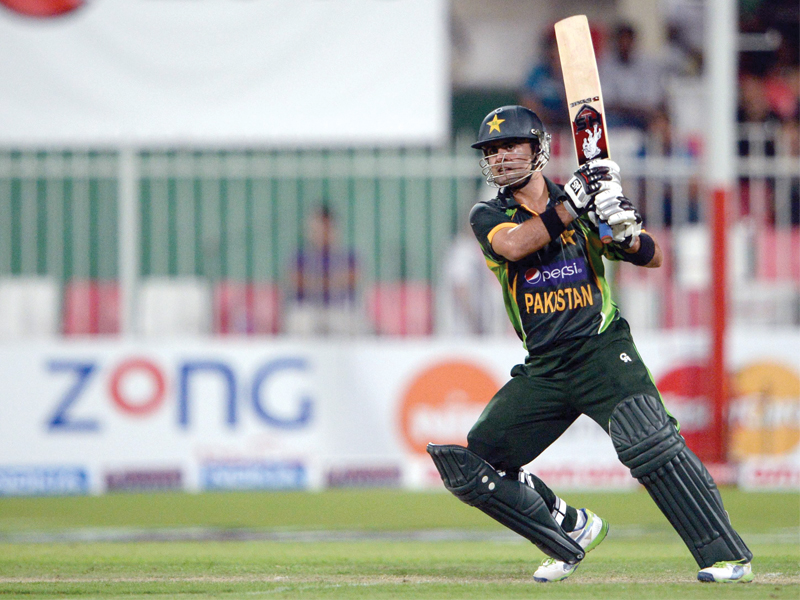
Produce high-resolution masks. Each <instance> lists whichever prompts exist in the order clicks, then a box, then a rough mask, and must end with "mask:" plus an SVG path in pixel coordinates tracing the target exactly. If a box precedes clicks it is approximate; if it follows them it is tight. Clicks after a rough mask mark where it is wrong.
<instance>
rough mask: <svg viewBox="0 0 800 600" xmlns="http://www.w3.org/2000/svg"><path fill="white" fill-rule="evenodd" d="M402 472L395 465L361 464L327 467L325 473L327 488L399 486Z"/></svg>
mask: <svg viewBox="0 0 800 600" xmlns="http://www.w3.org/2000/svg"><path fill="white" fill-rule="evenodd" d="M402 480H403V472H402V470H401V469H400V467H398V466H397V465H394V466H386V467H375V466H362V467H346V468H335V469H329V470H328V472H327V473H326V474H325V487H328V488H353V487H355V488H368V487H399V486H400V484H401V483H402Z"/></svg>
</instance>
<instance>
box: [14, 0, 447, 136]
mask: <svg viewBox="0 0 800 600" xmlns="http://www.w3.org/2000/svg"><path fill="white" fill-rule="evenodd" d="M447 7H448V3H447V2H446V0H392V1H391V2H386V1H383V0H336V1H335V2H325V1H319V0H259V1H258V2H241V1H238V0H203V2H196V1H194V0H170V1H169V2H153V1H152V0H125V1H124V2H119V1H116V0H93V1H92V2H87V3H85V4H84V5H83V6H81V7H80V8H79V9H77V10H75V11H74V12H71V13H69V14H67V15H63V16H61V17H58V18H51V19H31V18H25V17H22V16H20V15H16V14H14V13H12V12H11V11H0V73H2V74H3V85H2V87H0V145H5V146H36V145H41V146H45V147H52V146H61V145H67V146H71V147H76V146H113V147H116V146H120V145H148V146H150V147H153V146H162V145H172V146H174V145H192V146H200V147H202V146H211V147H219V146H224V147H230V146H243V145H248V146H252V145H265V146H273V147H274V146H279V147H286V146H290V147H306V146H314V147H319V146H328V147H330V146H337V145H359V144H374V145H384V144H387V145H388V144H410V145H413V144H420V145H423V144H434V145H435V144H441V143H442V142H443V141H444V140H445V139H446V138H447V136H448V135H449V119H450V113H449V111H450V52H449V33H448V8H447Z"/></svg>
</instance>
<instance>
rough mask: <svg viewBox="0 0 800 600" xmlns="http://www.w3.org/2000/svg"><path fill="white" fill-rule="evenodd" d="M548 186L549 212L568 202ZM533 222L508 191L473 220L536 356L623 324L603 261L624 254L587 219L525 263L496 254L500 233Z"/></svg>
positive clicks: (514, 319) (479, 207) (481, 206)
mask: <svg viewBox="0 0 800 600" xmlns="http://www.w3.org/2000/svg"><path fill="white" fill-rule="evenodd" d="M545 183H546V184H547V190H548V192H549V196H550V197H549V199H548V206H553V205H555V204H557V203H559V202H561V201H562V198H563V197H565V196H566V195H565V193H564V188H563V186H560V185H556V184H554V183H553V182H552V181H550V180H548V179H547V178H545ZM534 216H537V215H536V213H535V212H533V211H531V210H530V209H528V208H527V207H525V206H523V205H521V204H519V203H518V202H517V201H516V200H514V197H513V196H512V195H511V193H507V192H506V191H505V190H504V189H501V190H500V193H499V194H498V195H497V197H496V198H494V199H492V200H489V201H488V202H479V203H478V204H476V205H475V206H474V207H473V208H472V211H471V212H470V215H469V219H470V224H471V225H472V230H473V231H474V233H475V236H476V237H477V238H478V242H479V243H480V245H481V248H482V250H483V255H484V257H485V259H486V264H487V265H488V266H489V268H490V269H491V270H492V272H493V273H494V274H495V276H496V277H497V279H499V280H500V284H501V285H502V287H503V296H504V300H505V305H506V311H507V312H508V317H509V319H511V324H512V325H513V326H514V329H515V330H516V332H517V335H519V337H520V339H521V340H522V341H523V343H524V344H525V347H526V349H527V350H528V353H529V354H530V355H531V356H533V355H536V354H538V353H540V352H542V351H544V350H546V349H547V348H549V347H551V346H553V345H554V344H556V343H558V342H561V341H564V340H572V339H576V338H582V337H589V336H593V335H597V334H599V333H602V332H603V331H605V330H606V328H607V327H608V326H609V325H610V324H611V323H612V322H613V321H615V320H616V319H618V318H619V310H618V309H617V305H616V304H614V302H613V300H612V299H611V292H610V290H609V287H608V282H607V281H606V279H605V276H604V275H605V269H604V267H603V260H602V259H603V257H606V258H608V259H610V260H622V259H623V255H622V250H621V249H620V248H618V247H617V246H616V245H613V244H612V245H605V244H603V242H602V241H600V236H599V233H598V230H597V228H596V227H595V226H594V225H593V224H592V222H591V221H590V220H589V219H588V217H585V216H584V217H581V218H580V219H576V220H575V221H573V222H572V223H570V224H569V226H568V227H567V229H566V231H564V232H563V233H562V234H561V236H560V238H559V239H557V240H552V241H551V242H550V243H548V244H547V245H546V246H544V247H543V248H542V249H540V250H538V251H537V252H534V253H533V254H530V255H528V256H526V257H525V258H523V259H522V260H519V261H509V260H507V259H505V258H503V257H502V256H499V255H497V254H496V253H495V252H494V251H493V250H492V238H493V237H494V235H495V234H496V233H497V232H498V231H499V230H500V229H503V228H506V227H516V226H517V225H519V224H520V223H524V222H525V221H527V220H528V219H531V218H533V217H534Z"/></svg>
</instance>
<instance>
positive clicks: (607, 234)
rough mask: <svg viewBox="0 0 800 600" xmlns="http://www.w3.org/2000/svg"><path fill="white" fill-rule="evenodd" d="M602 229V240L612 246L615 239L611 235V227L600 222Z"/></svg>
mask: <svg viewBox="0 0 800 600" xmlns="http://www.w3.org/2000/svg"><path fill="white" fill-rule="evenodd" d="M598 223H599V227H600V239H601V240H602V242H603V243H604V244H610V243H611V242H612V241H614V238H613V237H612V235H611V227H610V226H609V224H608V223H606V222H605V221H599V222H598Z"/></svg>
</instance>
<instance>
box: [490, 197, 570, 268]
mask: <svg viewBox="0 0 800 600" xmlns="http://www.w3.org/2000/svg"><path fill="white" fill-rule="evenodd" d="M574 219H575V217H573V216H572V215H571V214H570V213H569V211H567V209H566V207H565V206H564V205H563V204H557V205H556V206H552V207H550V208H548V209H547V210H546V211H544V212H543V213H542V214H541V215H540V216H538V217H534V218H532V219H529V220H527V221H525V222H524V223H520V224H518V225H515V226H511V227H499V228H497V229H496V230H495V231H494V235H492V236H491V239H490V242H491V244H492V250H494V252H495V253H496V254H499V255H500V256H502V257H503V258H505V259H506V260H511V261H516V260H521V259H523V258H525V257H526V256H528V255H529V254H533V253H534V252H536V251H537V250H541V249H542V248H544V247H545V246H546V245H547V244H549V243H550V242H551V241H552V240H554V239H556V238H557V237H558V236H560V235H561V232H563V231H564V230H565V229H566V228H567V225H569V224H570V223H571V222H572V221H573V220H574ZM509 225H510V224H509Z"/></svg>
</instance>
